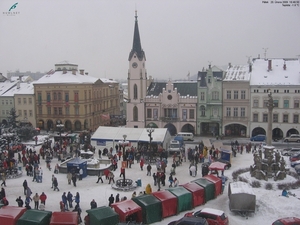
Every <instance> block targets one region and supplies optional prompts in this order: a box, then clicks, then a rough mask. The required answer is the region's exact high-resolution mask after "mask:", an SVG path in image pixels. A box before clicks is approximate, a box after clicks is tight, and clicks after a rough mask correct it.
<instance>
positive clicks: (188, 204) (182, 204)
mask: <svg viewBox="0 0 300 225" xmlns="http://www.w3.org/2000/svg"><path fill="white" fill-rule="evenodd" d="M167 190H168V191H170V192H171V193H172V194H173V195H175V196H176V197H177V201H178V204H177V213H180V212H183V211H186V210H190V209H192V202H193V196H192V193H191V192H189V191H188V190H186V189H185V188H184V187H175V188H169V189H167Z"/></svg>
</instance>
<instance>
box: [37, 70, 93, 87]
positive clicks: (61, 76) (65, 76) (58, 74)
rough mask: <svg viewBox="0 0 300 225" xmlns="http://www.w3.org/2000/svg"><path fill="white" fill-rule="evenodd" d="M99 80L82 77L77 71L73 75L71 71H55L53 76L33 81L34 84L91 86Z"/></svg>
mask: <svg viewBox="0 0 300 225" xmlns="http://www.w3.org/2000/svg"><path fill="white" fill-rule="evenodd" d="M97 80H99V78H96V77H92V76H89V75H82V74H80V73H79V72H78V71H76V72H75V74H73V72H72V71H67V72H66V73H64V72H63V71H55V73H53V74H46V75H44V76H43V77H41V78H40V79H39V80H37V81H35V82H34V84H61V83H67V84H93V83H95V82H96V81H97Z"/></svg>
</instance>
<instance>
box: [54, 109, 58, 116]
mask: <svg viewBox="0 0 300 225" xmlns="http://www.w3.org/2000/svg"><path fill="white" fill-rule="evenodd" d="M57 113H58V112H57V107H54V115H57Z"/></svg>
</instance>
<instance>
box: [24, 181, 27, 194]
mask: <svg viewBox="0 0 300 225" xmlns="http://www.w3.org/2000/svg"><path fill="white" fill-rule="evenodd" d="M27 187H28V184H27V180H24V182H23V188H24V195H26V189H27Z"/></svg>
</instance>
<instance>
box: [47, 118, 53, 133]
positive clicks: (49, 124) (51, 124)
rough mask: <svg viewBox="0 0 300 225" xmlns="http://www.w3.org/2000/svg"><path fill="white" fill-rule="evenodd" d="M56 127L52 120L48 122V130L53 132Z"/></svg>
mask: <svg viewBox="0 0 300 225" xmlns="http://www.w3.org/2000/svg"><path fill="white" fill-rule="evenodd" d="M53 127H54V125H53V121H52V120H48V121H47V130H48V131H49V130H51V129H53Z"/></svg>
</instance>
